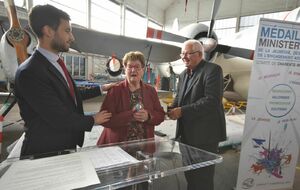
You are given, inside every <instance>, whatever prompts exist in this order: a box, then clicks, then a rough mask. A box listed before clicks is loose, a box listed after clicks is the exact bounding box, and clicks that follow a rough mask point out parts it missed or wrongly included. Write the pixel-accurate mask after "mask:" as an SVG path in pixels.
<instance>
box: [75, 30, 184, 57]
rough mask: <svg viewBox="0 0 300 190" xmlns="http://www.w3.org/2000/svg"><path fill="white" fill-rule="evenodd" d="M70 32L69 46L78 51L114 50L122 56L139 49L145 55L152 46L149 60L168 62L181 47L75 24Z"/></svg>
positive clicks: (99, 51)
mask: <svg viewBox="0 0 300 190" xmlns="http://www.w3.org/2000/svg"><path fill="white" fill-rule="evenodd" d="M72 33H73V35H74V37H75V42H74V43H73V44H71V48H73V49H75V50H77V51H79V52H86V53H93V54H100V55H111V54H112V52H114V53H115V54H116V57H118V58H122V57H123V56H124V55H125V53H127V52H129V51H141V52H142V53H143V54H144V55H147V53H148V52H149V49H150V47H151V46H152V51H151V55H150V57H149V61H151V62H170V61H175V60H177V59H179V58H180V57H179V54H180V51H181V49H180V48H179V47H177V46H173V45H169V44H164V43H158V42H153V41H149V40H142V39H136V38H129V37H126V36H120V35H113V34H108V33H103V32H98V31H94V30H89V29H86V28H79V27H77V26H75V25H74V26H73V28H72Z"/></svg>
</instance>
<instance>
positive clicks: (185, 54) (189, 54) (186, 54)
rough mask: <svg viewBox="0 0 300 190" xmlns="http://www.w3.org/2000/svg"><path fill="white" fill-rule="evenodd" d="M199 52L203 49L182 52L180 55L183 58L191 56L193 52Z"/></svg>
mask: <svg viewBox="0 0 300 190" xmlns="http://www.w3.org/2000/svg"><path fill="white" fill-rule="evenodd" d="M197 52H199V53H201V51H194V52H190V53H188V52H185V53H181V54H180V57H181V58H184V57H185V56H187V57H191V56H192V55H193V54H195V53H197Z"/></svg>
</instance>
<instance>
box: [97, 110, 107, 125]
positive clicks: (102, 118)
mask: <svg viewBox="0 0 300 190" xmlns="http://www.w3.org/2000/svg"><path fill="white" fill-rule="evenodd" d="M111 116H112V114H111V113H109V112H107V111H106V110H103V111H101V112H98V113H96V115H94V116H93V117H94V122H95V124H97V125H100V124H102V123H105V122H107V121H109V120H110V118H111Z"/></svg>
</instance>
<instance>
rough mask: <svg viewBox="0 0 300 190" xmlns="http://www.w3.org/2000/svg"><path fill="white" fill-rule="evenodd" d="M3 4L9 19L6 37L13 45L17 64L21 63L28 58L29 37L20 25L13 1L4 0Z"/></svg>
mask: <svg viewBox="0 0 300 190" xmlns="http://www.w3.org/2000/svg"><path fill="white" fill-rule="evenodd" d="M4 5H5V8H6V10H7V13H8V18H9V21H10V28H9V29H8V31H7V33H6V38H7V40H8V41H9V43H11V44H12V45H13V46H14V48H15V50H16V54H17V60H18V64H21V63H22V62H24V61H25V60H26V59H27V58H28V54H27V45H29V42H30V39H29V36H28V34H27V33H26V32H25V31H24V30H23V29H22V27H21V25H20V22H19V19H18V17H17V11H16V7H15V4H14V1H13V0H4Z"/></svg>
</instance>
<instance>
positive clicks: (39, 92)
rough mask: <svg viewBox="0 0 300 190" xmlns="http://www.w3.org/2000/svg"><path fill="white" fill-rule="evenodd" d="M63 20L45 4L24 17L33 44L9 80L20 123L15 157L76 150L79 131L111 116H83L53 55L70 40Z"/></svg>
mask: <svg viewBox="0 0 300 190" xmlns="http://www.w3.org/2000/svg"><path fill="white" fill-rule="evenodd" d="M69 20H70V17H69V15H68V14H67V13H65V12H63V11H61V10H59V9H57V8H55V7H53V6H51V5H43V6H35V7H33V8H32V10H31V12H30V13H29V24H30V27H31V29H32V30H33V31H34V33H35V34H36V36H37V37H38V46H37V49H36V51H35V52H34V53H33V54H32V56H31V57H30V58H28V59H27V60H26V61H25V62H24V63H22V64H21V65H20V67H19V68H18V70H17V73H16V77H15V94H16V97H17V100H18V105H19V108H20V114H21V117H22V118H23V120H24V121H25V139H24V141H23V146H22V149H21V156H26V155H32V154H42V153H48V152H56V151H61V150H65V149H76V146H77V145H79V146H82V144H83V140H84V132H85V131H90V130H91V129H92V127H93V125H94V124H101V123H104V122H106V121H108V120H109V119H110V117H111V113H108V112H106V111H102V112H99V113H97V114H95V115H94V116H85V115H84V114H83V106H82V98H81V95H80V94H79V92H78V90H77V88H76V86H75V84H74V81H73V80H72V78H71V76H70V74H69V73H68V72H67V70H66V67H65V65H64V64H63V61H62V60H61V59H60V58H59V56H58V55H59V52H66V51H68V50H69V47H70V44H71V42H73V41H74V37H73V35H72V29H71V25H70V23H69Z"/></svg>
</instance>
